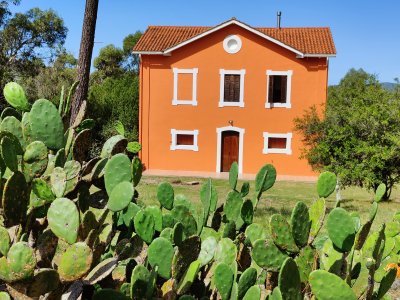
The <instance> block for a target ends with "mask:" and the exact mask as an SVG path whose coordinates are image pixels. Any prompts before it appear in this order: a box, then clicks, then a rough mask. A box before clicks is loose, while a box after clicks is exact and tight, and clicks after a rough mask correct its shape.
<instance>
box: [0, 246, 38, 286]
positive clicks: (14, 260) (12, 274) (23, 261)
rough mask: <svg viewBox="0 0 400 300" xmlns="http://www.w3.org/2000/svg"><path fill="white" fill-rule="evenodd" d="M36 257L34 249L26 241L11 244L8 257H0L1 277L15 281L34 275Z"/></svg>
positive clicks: (7, 280)
mask: <svg viewBox="0 0 400 300" xmlns="http://www.w3.org/2000/svg"><path fill="white" fill-rule="evenodd" d="M35 265H36V259H35V254H34V252H33V249H32V248H30V247H29V246H28V244H27V243H25V242H18V243H16V244H14V245H12V246H11V248H10V250H9V251H8V253H7V257H5V256H3V257H2V258H0V279H1V280H4V281H6V282H13V281H18V280H22V279H27V278H30V277H32V276H33V271H34V269H35Z"/></svg>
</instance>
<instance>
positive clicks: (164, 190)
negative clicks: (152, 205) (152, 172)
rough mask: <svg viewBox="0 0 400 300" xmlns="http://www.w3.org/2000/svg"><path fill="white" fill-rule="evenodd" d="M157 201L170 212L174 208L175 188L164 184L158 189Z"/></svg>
mask: <svg viewBox="0 0 400 300" xmlns="http://www.w3.org/2000/svg"><path fill="white" fill-rule="evenodd" d="M157 199H158V201H160V203H161V205H162V206H163V207H165V208H166V209H168V210H171V209H172V208H173V207H174V188H173V187H172V185H171V184H170V183H168V182H162V183H160V184H159V185H158V188H157Z"/></svg>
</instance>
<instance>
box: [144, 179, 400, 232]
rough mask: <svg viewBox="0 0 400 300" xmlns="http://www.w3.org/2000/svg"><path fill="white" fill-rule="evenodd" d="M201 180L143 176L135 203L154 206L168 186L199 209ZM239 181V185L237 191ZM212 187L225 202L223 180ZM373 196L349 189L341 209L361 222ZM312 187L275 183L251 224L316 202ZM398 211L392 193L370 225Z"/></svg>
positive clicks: (398, 200)
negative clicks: (355, 214)
mask: <svg viewBox="0 0 400 300" xmlns="http://www.w3.org/2000/svg"><path fill="white" fill-rule="evenodd" d="M205 180H206V179H204V178H187V177H182V178H179V177H156V176H145V177H143V178H142V181H141V183H140V184H139V186H138V192H139V194H140V196H139V202H143V203H146V204H147V205H148V204H158V201H157V197H156V195H157V185H158V184H159V183H160V182H163V181H167V182H170V183H171V184H172V185H173V187H174V190H175V195H177V194H183V195H185V196H186V197H187V198H188V199H190V200H191V201H192V202H193V203H194V204H195V205H197V206H199V205H200V197H199V191H200V187H201V184H202V183H203V182H204V181H205ZM190 181H199V182H200V184H199V185H185V184H183V183H185V182H190ZM242 182H243V181H239V183H238V186H239V187H240V186H241V184H242ZM213 184H214V186H215V187H216V189H217V191H218V196H219V197H218V201H219V203H222V202H223V201H225V196H226V194H227V193H228V191H229V190H230V188H229V184H228V181H227V180H226V179H213ZM250 184H251V190H250V194H249V196H251V195H252V193H254V181H252V182H251V183H250ZM372 197H373V195H372V194H371V193H369V192H368V191H366V190H364V189H361V188H356V187H351V188H347V189H345V190H342V198H343V202H342V205H341V206H342V207H343V208H345V209H347V210H348V211H357V212H358V213H359V214H360V216H361V221H362V222H364V221H365V220H366V218H367V216H368V211H369V207H370V203H371V199H372ZM316 198H317V194H316V184H315V183H308V182H291V181H279V182H276V183H275V185H274V186H273V187H272V188H271V189H270V190H268V191H267V192H266V193H264V194H263V197H262V199H261V201H260V203H259V205H258V208H257V212H256V215H255V222H257V223H260V224H262V225H264V226H267V224H268V220H269V217H270V216H271V215H272V214H274V213H278V212H279V213H282V214H284V215H286V216H290V214H291V210H292V209H293V207H294V205H295V204H296V202H297V201H303V202H305V203H306V204H307V205H310V204H311V203H312V202H313V201H314V200H316ZM334 205H335V194H333V195H332V196H331V197H329V198H328V199H327V208H328V209H331V208H333V207H334ZM398 210H400V190H399V189H394V191H393V193H392V199H391V201H389V202H382V203H380V204H379V210H378V214H377V217H376V220H375V222H374V226H373V227H374V228H376V227H377V226H379V224H381V223H382V222H387V221H390V220H391V218H392V216H393V214H394V213H395V212H397V211H398Z"/></svg>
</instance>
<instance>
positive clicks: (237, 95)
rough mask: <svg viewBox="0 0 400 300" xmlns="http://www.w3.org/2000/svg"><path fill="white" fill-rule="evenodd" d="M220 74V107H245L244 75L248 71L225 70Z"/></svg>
mask: <svg viewBox="0 0 400 300" xmlns="http://www.w3.org/2000/svg"><path fill="white" fill-rule="evenodd" d="M219 74H220V97H219V105H218V106H219V107H224V106H239V107H244V99H243V95H244V75H245V74H246V70H224V69H221V70H220V71H219Z"/></svg>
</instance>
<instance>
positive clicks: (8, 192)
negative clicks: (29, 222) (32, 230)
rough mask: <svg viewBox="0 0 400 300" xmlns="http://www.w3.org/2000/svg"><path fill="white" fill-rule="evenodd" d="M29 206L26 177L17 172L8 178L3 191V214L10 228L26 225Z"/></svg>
mask: <svg viewBox="0 0 400 300" xmlns="http://www.w3.org/2000/svg"><path fill="white" fill-rule="evenodd" d="M28 204H29V190H28V185H27V183H26V181H25V176H24V175H23V174H22V173H20V172H15V173H14V174H12V175H11V176H10V178H8V180H7V182H6V184H5V186H4V190H3V199H2V206H3V213H4V217H5V222H6V224H7V226H8V227H11V226H14V225H17V224H21V223H24V220H25V217H26V212H27V209H28Z"/></svg>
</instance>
